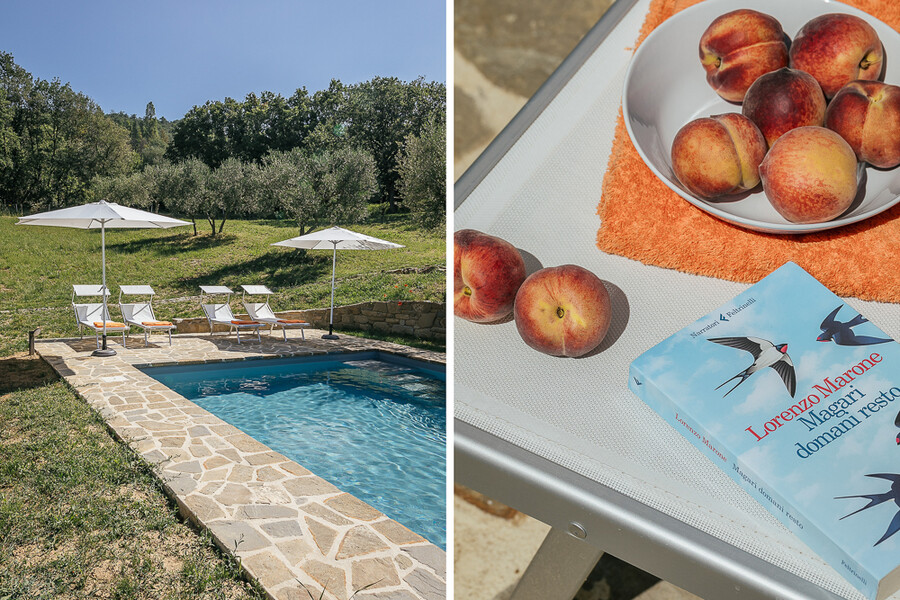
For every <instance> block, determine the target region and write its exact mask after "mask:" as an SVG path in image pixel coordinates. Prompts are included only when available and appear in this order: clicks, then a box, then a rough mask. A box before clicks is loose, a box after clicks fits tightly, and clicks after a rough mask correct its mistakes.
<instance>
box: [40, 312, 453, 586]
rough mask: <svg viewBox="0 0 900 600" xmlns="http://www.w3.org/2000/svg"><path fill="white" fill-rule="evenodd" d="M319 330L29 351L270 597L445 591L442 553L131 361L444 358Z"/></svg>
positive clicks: (72, 344) (87, 341)
mask: <svg viewBox="0 0 900 600" xmlns="http://www.w3.org/2000/svg"><path fill="white" fill-rule="evenodd" d="M323 333H325V332H323V331H320V330H314V329H313V330H307V331H306V341H301V339H300V333H299V332H289V333H288V336H289V337H288V341H287V342H285V341H283V340H282V337H281V333H279V332H275V334H274V335H263V337H262V343H258V342H257V341H256V339H255V337H253V338H246V337H243V338H242V343H241V344H240V345H239V344H237V342H236V341H235V337H234V335H223V334H216V335H215V336H209V335H208V334H206V335H177V336H174V337H173V340H172V345H171V346H169V345H168V342H167V341H166V338H165V337H163V336H159V335H157V336H151V338H150V345H149V346H148V347H144V345H143V339H139V337H138V336H131V337H130V338H129V340H128V346H129V347H128V348H127V349H125V348H122V345H121V337H117V338H112V337H111V338H109V343H108V345H109V347H110V348H113V349H114V350H115V351H116V352H117V355H116V356H113V357H94V356H91V352H92V351H93V350H94V349H95V348H96V345H95V341H94V338H93V337H90V338H88V337H85V338H84V339H82V340H79V339H73V340H41V341H38V342H37V344H36V348H37V350H38V352H39V353H40V355H41V356H42V357H43V358H44V359H45V360H46V361H47V362H48V363H49V364H50V365H51V366H52V367H53V368H54V369H56V371H57V372H59V373H60V375H62V376H63V377H64V378H65V379H66V381H68V382H69V384H70V385H71V386H72V387H73V388H74V389H75V390H76V392H77V393H78V394H79V395H80V396H81V397H83V398H84V399H85V400H86V401H87V402H88V403H89V404H90V405H91V406H92V407H93V408H94V409H95V410H97V411H98V412H99V413H100V414H101V415H102V416H103V417H104V418H105V420H106V422H107V423H108V425H109V427H110V428H111V429H112V430H113V431H114V432H115V434H116V435H117V436H118V437H119V438H120V439H121V440H123V441H124V442H125V443H127V444H128V445H129V446H131V447H132V448H133V449H134V450H135V451H136V452H137V453H138V454H140V455H141V456H142V457H143V458H144V460H146V461H147V462H148V463H150V464H151V465H152V466H153V469H154V471H155V472H156V473H157V475H158V476H159V477H160V478H161V479H162V481H163V482H164V485H165V487H166V489H167V490H168V492H169V493H170V495H171V496H172V497H173V498H174V499H175V501H176V502H177V504H178V506H179V508H180V509H181V511H182V513H183V514H184V515H185V516H186V517H187V518H188V519H190V520H191V521H193V522H194V523H196V524H197V525H199V526H200V527H202V528H206V529H208V530H209V531H210V532H211V533H212V535H213V536H214V538H215V539H216V542H217V543H218V545H219V546H220V547H221V548H222V549H223V550H224V551H226V552H228V553H230V554H233V555H234V556H236V557H237V558H238V559H239V560H240V563H241V565H242V567H243V568H244V570H245V571H246V572H247V573H248V574H249V575H250V576H251V577H253V578H255V579H256V580H257V581H258V582H259V583H260V584H261V585H262V586H263V588H265V590H266V592H267V593H268V595H269V596H270V597H271V598H273V599H276V600H301V599H305V600H308V599H309V595H308V593H307V590H309V592H310V593H312V595H313V597H314V598H319V595H320V594H321V592H322V590H323V588H324V590H325V595H324V598H326V599H329V600H348V598H350V597H351V596H353V594H354V592H357V593H356V598H358V599H360V600H440V599H443V598H445V597H446V553H445V552H444V550H442V549H441V548H439V547H438V546H436V545H434V544H432V543H430V542H428V541H427V540H425V539H424V538H423V537H421V536H420V535H418V534H416V533H414V532H412V531H410V530H409V529H407V528H406V527H404V526H403V525H401V524H399V523H397V522H396V521H393V520H391V519H389V518H388V517H386V516H385V515H384V514H382V513H381V512H379V511H378V510H376V509H374V508H372V507H371V506H369V505H368V504H366V503H364V502H362V501H361V500H358V499H357V498H355V497H354V496H351V495H350V494H346V493H343V492H341V490H340V489H338V487H336V486H335V485H333V484H332V483H330V482H328V481H325V480H324V479H322V478H320V477H317V476H316V475H315V474H313V473H311V472H309V471H308V470H307V469H305V468H303V466H301V465H299V464H297V463H296V462H294V461H292V460H289V459H288V458H286V457H285V456H283V455H281V454H279V453H278V452H274V451H272V450H271V449H270V448H269V447H267V446H265V445H263V444H261V443H260V442H258V441H256V440H255V439H253V438H251V437H250V436H248V435H246V434H244V433H243V432H241V431H240V430H239V429H237V428H235V427H233V426H231V425H229V424H227V423H225V422H224V421H222V420H221V419H219V418H218V417H216V416H214V415H212V414H211V413H209V412H207V411H206V410H204V409H202V408H200V407H199V406H197V405H196V404H194V403H193V402H191V401H189V400H187V399H186V398H184V397H183V396H181V395H179V394H177V393H175V392H173V391H172V390H170V389H169V388H167V387H165V386H164V385H162V384H160V383H158V382H157V381H156V380H154V379H152V378H150V377H149V376H148V375H145V374H144V373H143V372H141V371H140V370H138V369H137V368H135V365H138V366H142V367H143V366H150V365H153V366H158V365H170V364H187V363H208V362H221V361H231V360H243V359H259V358H260V357H272V358H274V357H281V356H302V355H304V354H324V353H343V352H358V351H366V350H380V351H385V352H390V353H392V354H398V355H402V356H408V357H410V358H415V359H418V360H425V361H429V362H435V363H441V364H445V363H446V359H445V355H444V354H441V353H437V352H429V351H426V350H419V349H415V348H409V347H406V346H400V345H397V344H391V343H387V342H380V341H375V340H368V339H363V338H357V337H351V336H345V335H341V336H340V339H338V340H323V339H321V336H322V334H323ZM292 334H293V335H292ZM275 335H277V337H275ZM411 475H412V474H411ZM409 501H410V502H416V499H415V498H410V499H409ZM301 584H302V585H301ZM304 586H305V588H306V589H304ZM367 586H368V587H367ZM364 588H365V589H364Z"/></svg>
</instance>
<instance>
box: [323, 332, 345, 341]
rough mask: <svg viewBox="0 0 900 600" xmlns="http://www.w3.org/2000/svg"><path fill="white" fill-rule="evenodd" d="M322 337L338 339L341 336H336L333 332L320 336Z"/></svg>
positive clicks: (324, 338)
mask: <svg viewBox="0 0 900 600" xmlns="http://www.w3.org/2000/svg"><path fill="white" fill-rule="evenodd" d="M322 339H323V340H339V339H341V338H339V337H338V336H336V335H335V334H333V333H326V334H325V335H323V336H322Z"/></svg>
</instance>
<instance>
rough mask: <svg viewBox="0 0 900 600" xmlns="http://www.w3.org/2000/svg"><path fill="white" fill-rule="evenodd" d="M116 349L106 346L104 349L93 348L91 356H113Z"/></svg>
mask: <svg viewBox="0 0 900 600" xmlns="http://www.w3.org/2000/svg"><path fill="white" fill-rule="evenodd" d="M115 355H116V351H115V350H113V349H112V348H107V349H105V350H94V351H93V352H91V356H115Z"/></svg>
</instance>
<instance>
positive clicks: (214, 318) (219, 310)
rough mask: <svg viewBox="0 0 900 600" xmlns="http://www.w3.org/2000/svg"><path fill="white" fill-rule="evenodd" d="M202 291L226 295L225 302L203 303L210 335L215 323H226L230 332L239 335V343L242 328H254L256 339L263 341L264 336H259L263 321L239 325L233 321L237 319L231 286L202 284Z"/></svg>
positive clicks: (209, 293) (208, 293)
mask: <svg viewBox="0 0 900 600" xmlns="http://www.w3.org/2000/svg"><path fill="white" fill-rule="evenodd" d="M200 291H202V292H203V293H204V294H207V295H210V296H212V295H217V294H218V295H224V296H226V299H225V302H224V303H213V304H202V303H201V305H200V306H201V307H202V308H203V314H204V315H206V320H207V321H208V322H209V335H212V334H213V326H214V325H225V326H226V327H228V328H229V331H228V333H231V332H232V331H234V333H235V335H236V336H237V342H238V344H240V343H241V330H245V331H246V330H252V331H253V332H254V333H256V341H258V342H262V338H260V336H259V328H260V327H262V326H263V323H258V322H257V323H246V324H243V325H238V324H237V323H233V322H232V321H237V320H238V319H236V318H235V317H234V313H232V312H231V295H232V294H234V292H233V291H231V289H230V288H228V287H226V286H224V285H201V286H200Z"/></svg>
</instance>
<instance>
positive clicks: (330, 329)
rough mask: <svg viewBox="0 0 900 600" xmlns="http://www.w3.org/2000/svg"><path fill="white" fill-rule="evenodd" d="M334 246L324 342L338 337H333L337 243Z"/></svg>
mask: <svg viewBox="0 0 900 600" xmlns="http://www.w3.org/2000/svg"><path fill="white" fill-rule="evenodd" d="M332 243H333V244H334V252H333V254H332V255H331V316H330V317H329V318H328V333H326V334H325V335H323V336H322V339H324V340H336V339H338V336H336V335H334V270H335V267H336V266H337V242H332Z"/></svg>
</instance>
